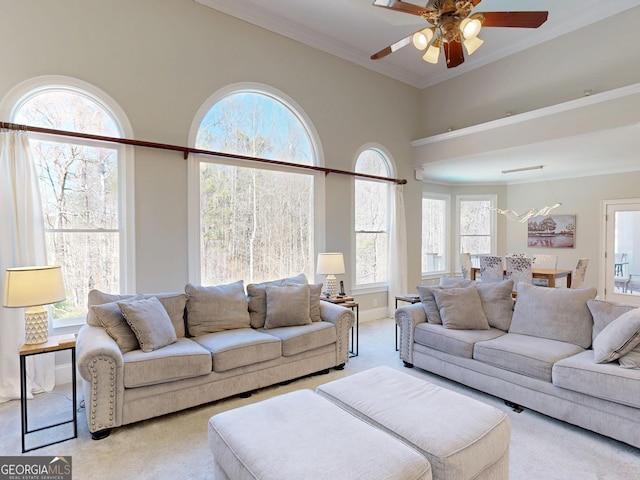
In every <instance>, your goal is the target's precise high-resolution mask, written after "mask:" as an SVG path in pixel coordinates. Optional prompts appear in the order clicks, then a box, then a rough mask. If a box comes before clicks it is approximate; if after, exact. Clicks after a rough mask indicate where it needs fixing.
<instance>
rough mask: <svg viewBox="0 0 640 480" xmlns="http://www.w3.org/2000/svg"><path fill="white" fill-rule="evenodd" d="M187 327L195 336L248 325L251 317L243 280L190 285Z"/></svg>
mask: <svg viewBox="0 0 640 480" xmlns="http://www.w3.org/2000/svg"><path fill="white" fill-rule="evenodd" d="M185 290H186V293H187V328H188V331H189V335H191V336H193V337H196V336H198V335H204V334H207V333H215V332H220V331H222V330H233V329H236V328H249V326H250V317H249V309H248V304H247V297H246V295H245V292H244V282H243V281H242V280H239V281H237V282H234V283H230V284H228V285H217V286H210V287H203V286H196V285H191V284H188V285H187V286H186V289H185Z"/></svg>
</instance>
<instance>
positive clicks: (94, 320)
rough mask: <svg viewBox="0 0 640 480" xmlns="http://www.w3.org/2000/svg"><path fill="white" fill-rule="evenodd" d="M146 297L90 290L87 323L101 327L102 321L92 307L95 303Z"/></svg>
mask: <svg viewBox="0 0 640 480" xmlns="http://www.w3.org/2000/svg"><path fill="white" fill-rule="evenodd" d="M135 297H138V298H144V297H143V296H142V295H135V294H125V295H119V294H114V293H105V292H102V291H100V290H96V289H93V290H89V294H88V295H87V307H88V311H87V324H88V325H91V326H92V327H101V326H102V323H101V322H100V319H99V318H98V317H96V315H95V312H94V311H93V310H92V309H91V307H92V306H93V305H104V304H105V303H114V304H115V302H117V301H119V300H129V299H131V298H135Z"/></svg>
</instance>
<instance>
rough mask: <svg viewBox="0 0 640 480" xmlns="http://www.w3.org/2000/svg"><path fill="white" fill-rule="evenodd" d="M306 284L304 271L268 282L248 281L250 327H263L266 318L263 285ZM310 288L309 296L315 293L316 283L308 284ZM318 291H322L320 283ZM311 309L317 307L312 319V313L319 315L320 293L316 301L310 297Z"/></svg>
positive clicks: (265, 295) (265, 297)
mask: <svg viewBox="0 0 640 480" xmlns="http://www.w3.org/2000/svg"><path fill="white" fill-rule="evenodd" d="M285 283H286V284H296V285H299V284H308V283H309V282H308V281H307V277H306V275H305V274H304V273H301V274H300V275H296V276H295V277H288V278H281V279H278V280H273V281H270V282H262V283H250V284H249V285H247V297H248V302H249V315H250V318H251V327H252V328H262V327H264V321H265V319H266V318H267V293H266V292H265V287H267V286H272V287H279V286H281V285H284V284H285ZM310 288H311V289H312V293H311V296H312V297H313V295H314V294H315V291H316V290H317V289H318V287H317V285H310ZM319 289H320V292H322V285H320V287H319ZM311 300H312V301H311V309H314V308H315V307H316V306H317V307H318V308H317V310H316V311H314V312H312V317H311V320H312V321H319V320H314V318H315V317H314V316H313V315H314V314H316V313H317V314H318V317H319V315H320V312H319V310H320V305H319V304H320V295H319V294H318V303H317V304H316V303H315V302H313V300H314V299H313V298H312V299H311Z"/></svg>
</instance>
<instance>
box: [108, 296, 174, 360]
mask: <svg viewBox="0 0 640 480" xmlns="http://www.w3.org/2000/svg"><path fill="white" fill-rule="evenodd" d="M118 306H119V307H120V310H121V311H122V316H123V317H124V318H125V320H126V321H127V323H128V324H129V326H130V327H131V330H133V333H135V335H136V338H137V339H138V342H139V343H140V349H141V350H142V351H143V352H152V351H154V350H158V349H160V348H162V347H165V346H167V345H170V344H172V343H174V342H175V341H176V340H177V337H176V330H175V329H174V328H173V324H172V323H171V318H169V314H168V313H167V311H166V310H165V309H164V307H163V306H162V304H161V303H160V300H158V299H157V298H156V297H151V298H145V299H143V300H136V301H133V302H118Z"/></svg>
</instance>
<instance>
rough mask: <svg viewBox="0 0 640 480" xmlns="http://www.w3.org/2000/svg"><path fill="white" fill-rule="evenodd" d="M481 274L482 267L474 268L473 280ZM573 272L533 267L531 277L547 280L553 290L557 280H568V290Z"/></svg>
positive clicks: (472, 269) (504, 271)
mask: <svg viewBox="0 0 640 480" xmlns="http://www.w3.org/2000/svg"><path fill="white" fill-rule="evenodd" d="M478 273H480V267H472V268H471V280H475V279H476V275H477V274H478ZM503 273H504V274H505V275H506V274H507V270H506V269H504V270H503ZM572 273H573V271H572V270H563V269H555V268H536V267H533V268H532V269H531V276H532V277H533V278H539V279H543V280H547V282H548V286H549V287H551V288H553V287H555V286H556V280H557V279H559V278H566V279H567V288H571V274H572Z"/></svg>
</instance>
